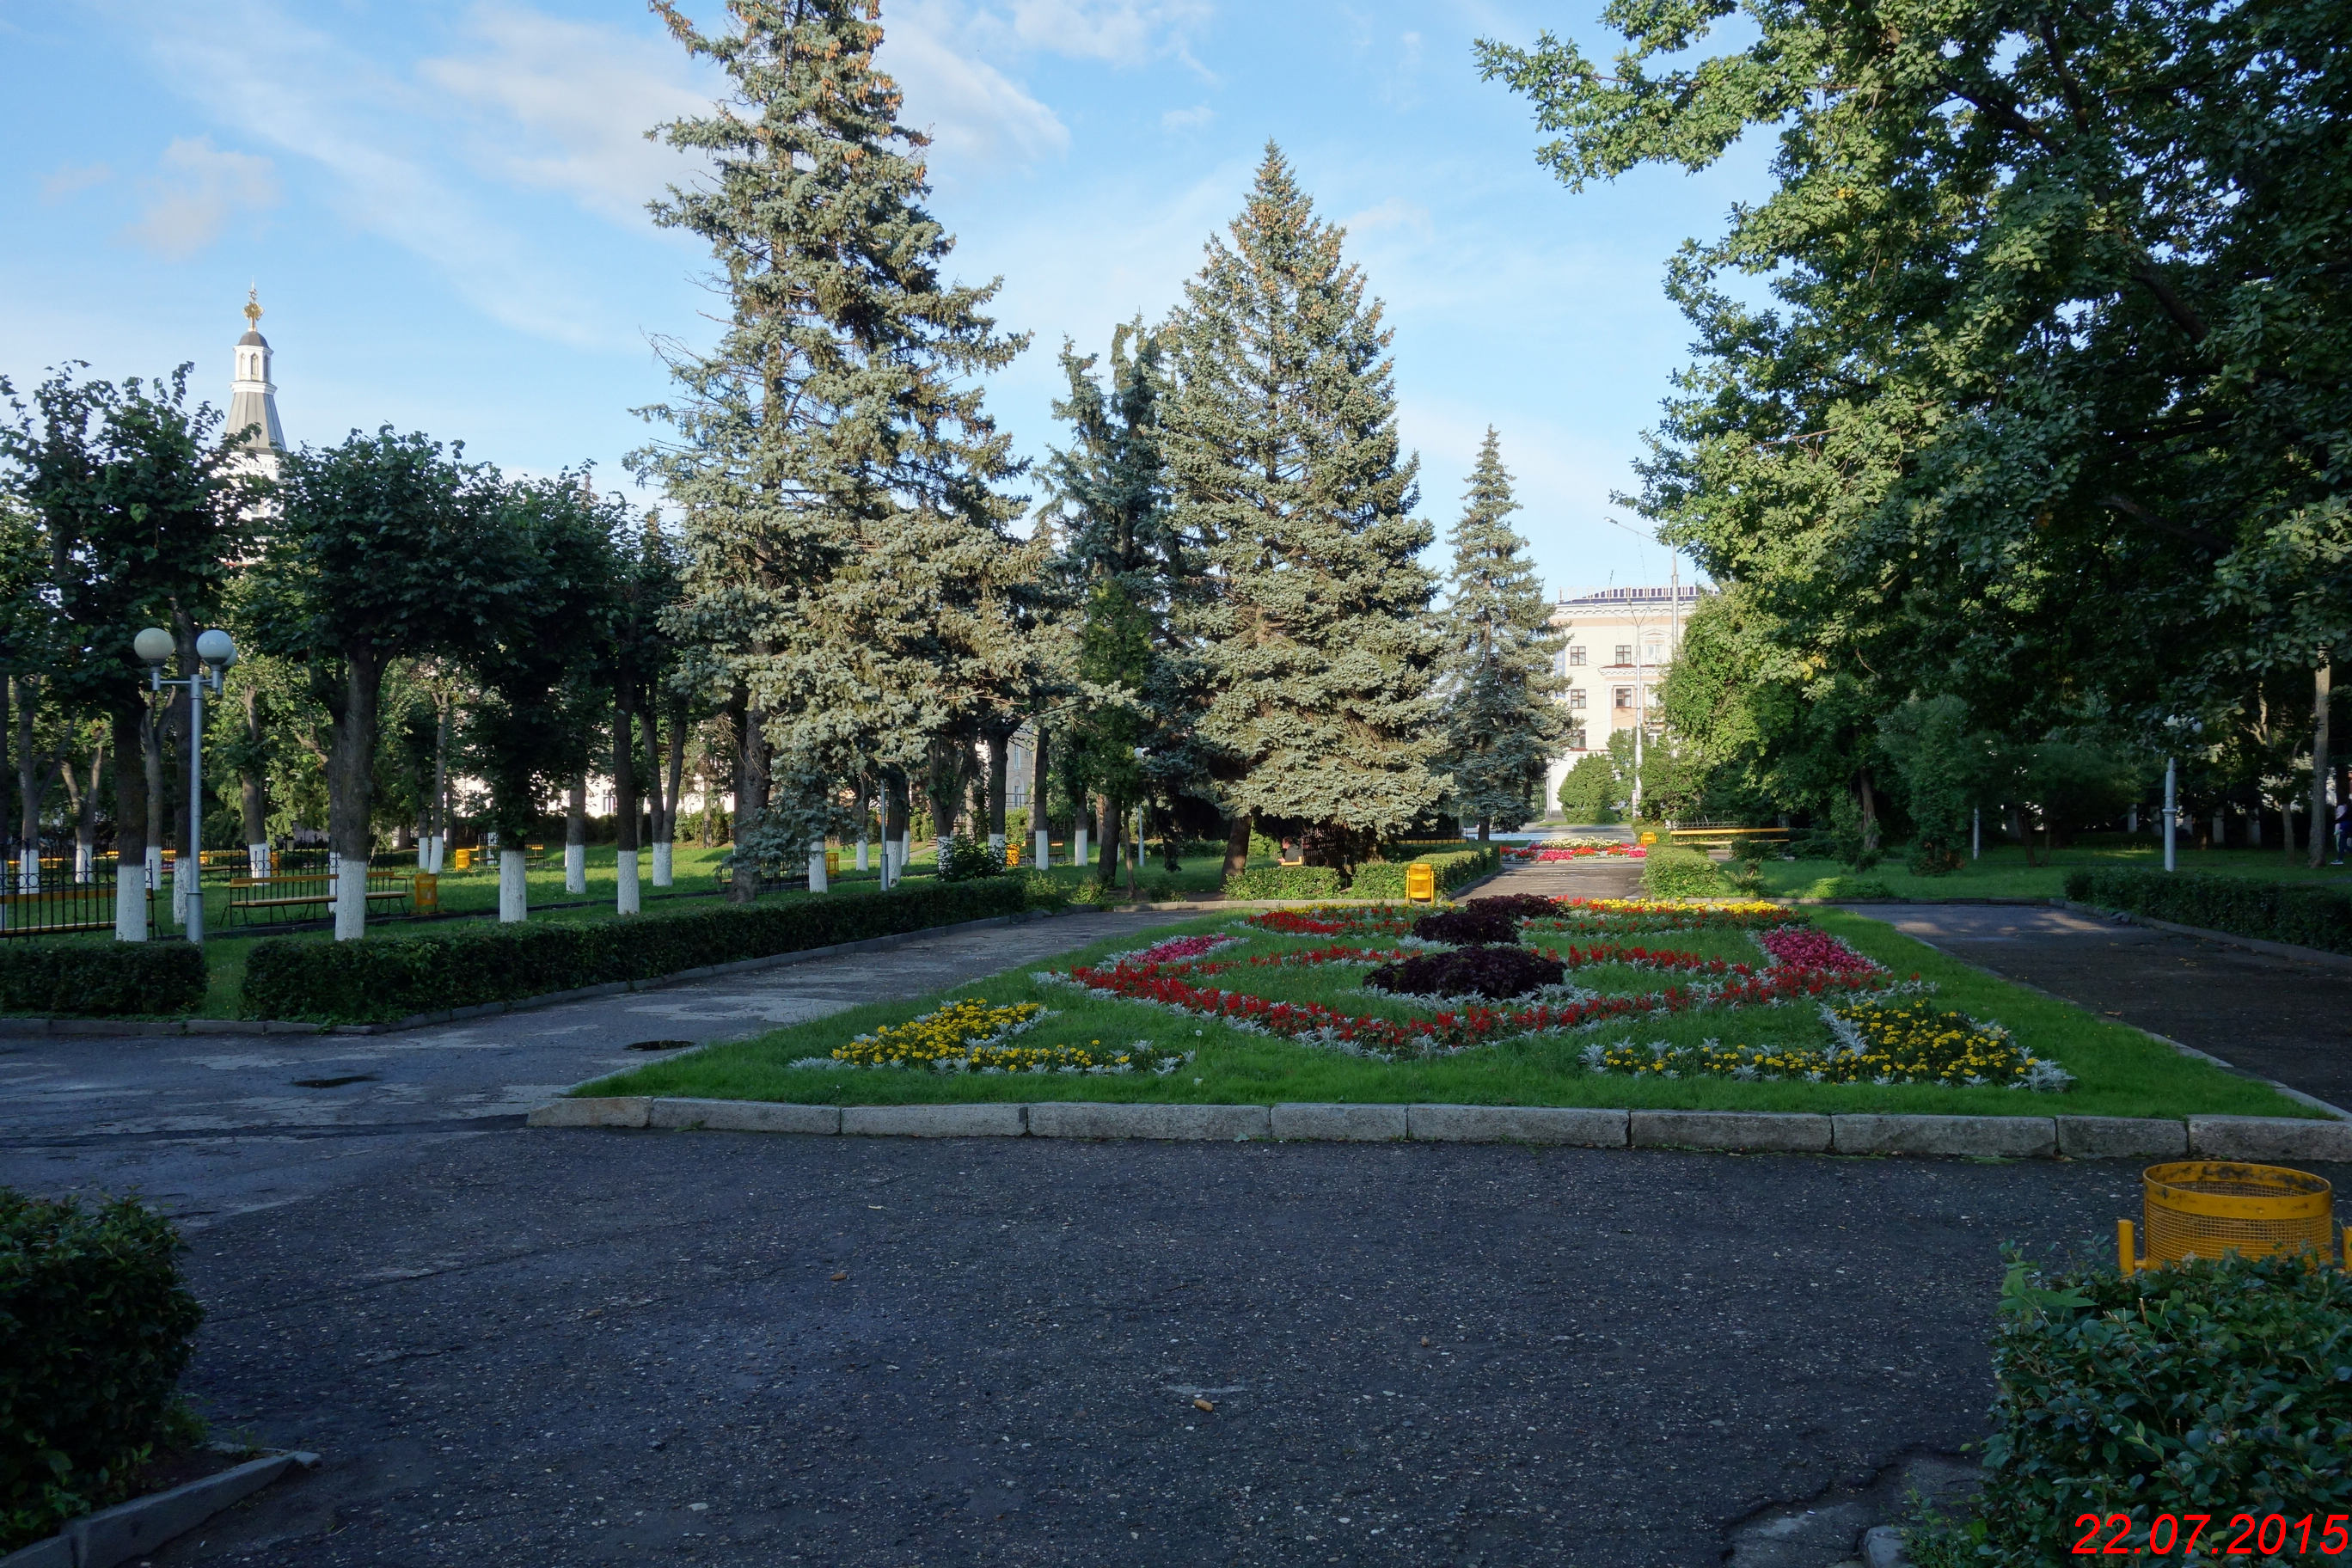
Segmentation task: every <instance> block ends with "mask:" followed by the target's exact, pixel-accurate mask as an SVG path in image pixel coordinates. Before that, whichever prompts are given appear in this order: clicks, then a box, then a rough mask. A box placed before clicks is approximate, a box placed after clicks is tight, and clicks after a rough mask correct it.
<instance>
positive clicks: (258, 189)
mask: <svg viewBox="0 0 2352 1568" xmlns="http://www.w3.org/2000/svg"><path fill="white" fill-rule="evenodd" d="M146 186H147V210H146V211H145V212H144V213H142V214H141V215H140V218H139V221H138V222H137V223H134V224H132V225H131V226H130V227H128V228H126V229H124V230H123V231H122V233H123V237H125V238H128V239H131V240H134V241H136V242H137V243H139V244H141V245H143V246H145V247H147V248H148V249H150V250H152V251H153V252H155V253H156V254H157V255H159V256H164V257H169V258H173V259H177V258H181V257H184V256H193V255H194V254H195V253H196V252H197V251H199V250H202V249H203V248H204V247H205V246H207V245H210V244H211V243H212V242H213V241H214V240H215V239H217V238H219V237H220V233H221V230H222V229H224V228H226V227H227V226H228V222H229V220H230V219H231V218H232V217H234V216H236V215H237V214H239V213H242V212H250V211H256V210H258V209H260V208H263V207H268V206H271V205H275V204H276V203H277V200H278V176H277V174H276V172H275V171H274V170H273V169H272V168H271V167H270V163H269V160H268V159H267V158H261V157H256V156H255V155H254V154H252V153H224V152H222V151H221V150H220V149H218V148H216V147H215V146H214V145H213V144H212V140H211V138H209V137H204V136H197V137H193V138H191V137H183V138H181V139H180V140H179V141H176V142H173V143H172V144H171V145H170V146H168V147H166V148H164V149H163V159H162V161H161V170H160V172H159V173H158V174H156V175H155V176H154V177H153V178H152V179H150V180H148V181H147V182H146Z"/></svg>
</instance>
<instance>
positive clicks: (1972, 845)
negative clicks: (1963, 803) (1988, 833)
mask: <svg viewBox="0 0 2352 1568" xmlns="http://www.w3.org/2000/svg"><path fill="white" fill-rule="evenodd" d="M1982 858H1984V807H1983V806H1980V805H1972V806H1970V807H1969V859H1971V860H1980V859H1982Z"/></svg>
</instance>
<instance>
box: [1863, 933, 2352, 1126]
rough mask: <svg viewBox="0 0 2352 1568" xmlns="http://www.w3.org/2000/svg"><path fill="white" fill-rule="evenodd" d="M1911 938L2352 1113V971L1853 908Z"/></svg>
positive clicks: (2180, 941) (2186, 943) (2218, 946)
mask: <svg viewBox="0 0 2352 1568" xmlns="http://www.w3.org/2000/svg"><path fill="white" fill-rule="evenodd" d="M1853 912H1855V913H1857V914H1864V915H1869V916H1871V917H1872V918H1873V919H1875V920H1882V921H1885V922H1886V923H1887V924H1889V925H1891V926H1893V927H1894V928H1895V930H1896V931H1901V932H1902V933H1903V934H1904V935H1906V936H1910V937H1916V938H1917V939H1918V940H1919V941H1921V942H1927V943H1928V944H1930V945H1931V946H1935V947H1938V948H1941V949H1942V950H1943V951H1945V952H1948V953H1950V954H1951V955H1952V956H1953V957H1955V958H1959V959H1965V960H1966V961H1968V962H1969V963H1974V964H1977V965H1979V966H1980V967H1982V968H1985V969H1990V970H1991V971H1992V972H1993V973H1996V974H1999V975H2001V976H2002V977H2004V978H2006V979H2010V980H2017V981H2022V982H2024V983H2025V984H2029V985H2033V986H2038V987H2040V988H2041V989H2042V990H2044V991H2047V992H2050V993H2051V994H2053V995H2057V996H2063V997H2064V998H2065V999H2066V1000H2067V1001H2069V1002H2073V1003H2074V1004H2075V1005H2078V1006H2082V1007H2085V1008H2088V1009H2089V1010H2091V1011H2093V1012H2095V1013H2099V1014H2103V1015H2104V1016H2107V1017H2110V1018H2120V1019H2122V1020H2123V1021H2124V1022H2126V1023H2127V1024H2137V1026H2140V1027H2141V1028H2143V1029H2147V1030H2148V1031H2150V1032H2151V1033H2154V1034H2158V1035H2162V1036H2164V1037H2166V1038H2168V1039H2173V1040H2178V1041H2179V1042H2180V1043H2181V1044H2182V1045H2185V1046H2194V1047H2196V1048H2197V1049H2199V1050H2200V1051H2204V1052H2206V1053H2208V1054H2209V1055H2211V1056H2216V1057H2219V1058H2221V1059H2222V1060H2223V1061H2225V1062H2227V1063H2228V1064H2230V1065H2231V1067H2234V1068H2238V1069H2239V1070H2241V1071H2242V1072H2245V1073H2249V1074H2251V1075H2252V1076H2254V1077H2257V1078H2264V1079H2272V1080H2273V1081H2275V1082H2278V1083H2283V1084H2285V1085H2286V1086H2287V1087H2288V1088H2290V1089H2301V1090H2302V1091H2303V1092H2304V1093H2305V1094H2308V1095H2312V1096H2314V1097H2315V1098H2317V1099H2319V1100H2325V1101H2326V1102H2327V1103H2328V1104H2330V1105H2334V1106H2338V1107H2344V1108H2352V965H2336V964H2323V963H2313V962H2310V961H2308V960H2305V959H2294V958H2281V957H2276V956H2273V955H2272V954H2270V953H2265V952H2254V951H2252V949H2249V948H2242V947H2233V946H2231V945H2230V944H2229V943H2227V942H2208V941H2206V940H2205V939H2203V938H2201V937H2193V936H2177V935H2174V934H2172V933H2171V932H2168V931H2155V930H2151V929H2150V928H2148V927H2147V926H2140V925H2131V924H2127V923H2125V922H2121V921H2109V920H2102V919H2100V918H2099V917H2097V916H2095V915H2086V914H2083V913H2080V912H2078V911H2076V910H2065V909H2057V908H2052V907H2046V906H2028V905H2013V904H1902V905H1891V904H1857V905H1854V906H1853Z"/></svg>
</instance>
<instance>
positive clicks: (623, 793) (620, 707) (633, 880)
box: [613, 680, 640, 915]
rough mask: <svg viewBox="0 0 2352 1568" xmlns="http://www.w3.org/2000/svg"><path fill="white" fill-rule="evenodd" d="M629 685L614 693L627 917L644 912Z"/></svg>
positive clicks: (617, 821)
mask: <svg viewBox="0 0 2352 1568" xmlns="http://www.w3.org/2000/svg"><path fill="white" fill-rule="evenodd" d="M632 695H633V694H632V693H631V692H630V690H629V688H628V683H627V681H625V680H624V681H622V682H621V683H620V684H619V686H618V687H616V688H615V689H614V693H613V831H614V841H613V849H614V855H613V861H614V867H615V868H616V869H617V870H618V871H619V873H620V891H619V894H618V899H617V902H616V904H615V905H614V907H615V908H616V909H617V910H619V911H620V912H621V913H622V914H625V915H633V914H635V913H636V912H637V910H638V909H639V908H640V904H639V893H638V889H637V763H636V715H635V713H634V712H633V711H631V709H630V698H631V696H632Z"/></svg>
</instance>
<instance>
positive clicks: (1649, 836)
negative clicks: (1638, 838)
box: [1642, 833, 1658, 849]
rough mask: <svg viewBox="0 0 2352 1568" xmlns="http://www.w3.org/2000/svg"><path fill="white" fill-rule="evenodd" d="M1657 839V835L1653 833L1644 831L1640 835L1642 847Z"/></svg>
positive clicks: (1646, 846)
mask: <svg viewBox="0 0 2352 1568" xmlns="http://www.w3.org/2000/svg"><path fill="white" fill-rule="evenodd" d="M1657 841H1658V836H1657V835H1656V834H1654V833H1644V834H1643V835H1642V847H1643V848H1644V849H1647V848H1648V847H1650V846H1651V845H1653V844H1655V843H1656V842H1657Z"/></svg>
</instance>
